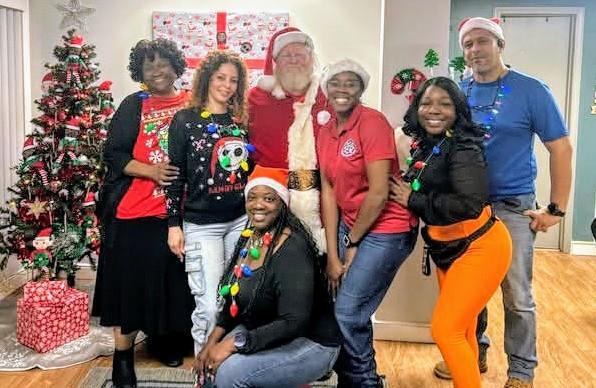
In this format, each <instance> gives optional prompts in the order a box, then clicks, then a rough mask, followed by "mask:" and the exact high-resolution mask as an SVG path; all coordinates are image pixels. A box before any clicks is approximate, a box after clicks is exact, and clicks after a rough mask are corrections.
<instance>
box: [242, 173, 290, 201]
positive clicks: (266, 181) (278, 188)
mask: <svg viewBox="0 0 596 388" xmlns="http://www.w3.org/2000/svg"><path fill="white" fill-rule="evenodd" d="M255 186H267V187H271V188H272V189H273V190H275V192H276V193H277V195H279V197H280V198H281V200H282V201H284V202H285V204H286V205H288V206H289V202H290V192H289V190H288V188H287V187H286V186H284V185H282V184H281V183H279V182H278V181H276V180H275V179H272V178H267V177H258V178H254V179H251V180H249V181H248V183H247V184H246V186H245V187H244V195H245V196H248V192H249V191H250V190H251V189H252V188H253V187H255Z"/></svg>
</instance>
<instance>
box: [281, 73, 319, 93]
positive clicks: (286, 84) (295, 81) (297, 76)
mask: <svg viewBox="0 0 596 388" xmlns="http://www.w3.org/2000/svg"><path fill="white" fill-rule="evenodd" d="M311 77H312V70H310V71H300V72H297V71H289V72H286V73H282V72H279V71H277V72H276V78H277V81H278V82H279V84H280V85H281V87H282V88H283V89H284V90H285V91H287V92H297V91H301V92H302V91H305V90H306V89H307V88H308V85H310V82H311Z"/></svg>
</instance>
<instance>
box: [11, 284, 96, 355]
mask: <svg viewBox="0 0 596 388" xmlns="http://www.w3.org/2000/svg"><path fill="white" fill-rule="evenodd" d="M87 333H89V296H88V295H87V294H86V293H84V292H81V291H78V290H75V289H74V288H68V287H67V286H66V283H65V282H63V281H43V282H30V283H27V284H26V285H25V292H24V296H23V297H22V298H21V299H19V300H18V301H17V340H18V341H19V342H20V343H21V344H23V345H25V346H28V347H30V348H32V349H34V350H36V351H38V352H40V353H44V352H47V351H49V350H52V349H54V348H57V347H58V346H60V345H63V344H65V343H68V342H70V341H72V340H74V339H77V338H79V337H82V336H84V335H86V334H87Z"/></svg>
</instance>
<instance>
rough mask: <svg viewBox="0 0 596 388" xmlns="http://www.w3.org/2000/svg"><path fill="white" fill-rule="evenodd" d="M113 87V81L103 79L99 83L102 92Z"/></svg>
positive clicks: (106, 91)
mask: <svg viewBox="0 0 596 388" xmlns="http://www.w3.org/2000/svg"><path fill="white" fill-rule="evenodd" d="M111 88H112V81H103V82H102V83H100V84H99V91H100V92H102V93H109V92H110V89H111Z"/></svg>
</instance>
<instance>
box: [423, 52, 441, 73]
mask: <svg viewBox="0 0 596 388" xmlns="http://www.w3.org/2000/svg"><path fill="white" fill-rule="evenodd" d="M438 65H439V54H438V53H437V52H436V51H435V50H433V49H428V51H427V52H426V54H425V55H424V67H428V69H429V71H430V76H431V77H434V74H433V67H436V66H438Z"/></svg>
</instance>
